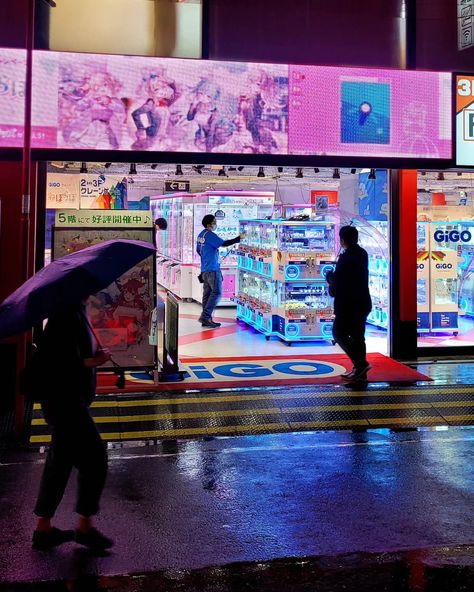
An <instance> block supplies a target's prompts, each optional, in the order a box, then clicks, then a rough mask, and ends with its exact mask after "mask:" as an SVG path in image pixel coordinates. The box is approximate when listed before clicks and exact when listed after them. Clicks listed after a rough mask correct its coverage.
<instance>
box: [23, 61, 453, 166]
mask: <svg viewBox="0 0 474 592" xmlns="http://www.w3.org/2000/svg"><path fill="white" fill-rule="evenodd" d="M32 118H33V138H32V144H33V147H36V148H62V149H86V150H91V149H92V150H127V151H133V150H149V151H156V152H195V153H202V152H207V153H216V154H219V153H229V154H296V155H298V154H301V155H307V154H309V155H334V156H343V155H347V156H386V157H392V158H404V157H405V158H406V157H412V158H450V157H451V149H452V144H451V75H450V74H449V73H440V72H420V71H398V70H376V69H371V70H369V69H360V68H334V67H325V66H288V65H284V64H281V65H277V64H252V63H237V62H216V61H208V60H182V59H170V58H151V57H137V56H115V55H95V54H72V53H57V52H35V55H34V66H33V113H32Z"/></svg>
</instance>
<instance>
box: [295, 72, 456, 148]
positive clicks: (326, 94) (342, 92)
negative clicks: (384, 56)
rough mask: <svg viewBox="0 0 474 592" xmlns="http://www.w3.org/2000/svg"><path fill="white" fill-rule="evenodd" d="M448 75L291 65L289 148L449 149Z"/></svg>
mask: <svg viewBox="0 0 474 592" xmlns="http://www.w3.org/2000/svg"><path fill="white" fill-rule="evenodd" d="M451 149H452V145H451V75H450V74H449V73H441V72H420V71H416V72H415V71H406V70H405V71H403V70H364V69H358V68H330V67H320V66H290V69H289V152H290V154H321V155H323V154H324V155H325V154H327V155H350V156H390V157H395V158H404V157H405V158H406V157H414V158H450V157H451Z"/></svg>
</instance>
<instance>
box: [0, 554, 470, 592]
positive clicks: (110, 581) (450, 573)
mask: <svg viewBox="0 0 474 592" xmlns="http://www.w3.org/2000/svg"><path fill="white" fill-rule="evenodd" d="M473 582H474V547H473V546H464V547H463V546H460V547H444V548H440V549H429V550H428V549H414V550H409V551H405V552H400V553H383V554H368V553H365V554H364V553H353V554H350V555H339V556H329V557H299V558H284V559H276V560H273V561H265V562H256V561H255V562H247V563H234V564H230V565H225V566H213V567H207V568H204V569H197V570H179V569H176V570H164V571H159V572H154V573H137V574H127V575H121V576H87V577H82V578H81V577H77V578H74V579H70V580H66V581H56V582H35V583H24V584H16V585H11V584H9V585H7V586H1V585H0V591H2V592H7V591H8V592H56V591H57V592H60V591H64V592H94V591H97V592H99V591H100V592H105V591H107V592H237V591H238V592H242V591H245V592H281V591H284V592H313V591H317V592H375V591H377V592H468V591H469V592H470V591H472V586H473Z"/></svg>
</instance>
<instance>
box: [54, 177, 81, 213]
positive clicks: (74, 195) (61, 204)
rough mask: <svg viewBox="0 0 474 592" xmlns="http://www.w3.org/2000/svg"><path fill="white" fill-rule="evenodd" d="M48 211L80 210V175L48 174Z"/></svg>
mask: <svg viewBox="0 0 474 592" xmlns="http://www.w3.org/2000/svg"><path fill="white" fill-rule="evenodd" d="M46 209H51V210H57V209H62V210H66V209H72V210H78V209H79V175H72V174H67V173H48V177H47V181H46Z"/></svg>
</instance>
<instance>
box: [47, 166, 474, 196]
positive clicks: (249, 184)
mask: <svg viewBox="0 0 474 592" xmlns="http://www.w3.org/2000/svg"><path fill="white" fill-rule="evenodd" d="M107 164H109V163H107ZM105 165H106V163H104V162H95V163H90V162H89V163H87V170H88V172H89V173H109V174H115V175H124V176H126V177H128V178H129V179H133V182H134V183H135V184H136V185H137V187H158V186H161V184H162V182H163V181H165V180H166V179H182V180H189V181H191V190H192V191H206V190H212V189H219V188H225V187H227V188H229V189H230V188H235V189H239V188H241V187H245V188H247V189H259V188H261V189H262V190H263V189H264V188H268V187H270V186H272V187H273V188H275V189H278V186H279V185H292V186H295V185H296V186H301V187H302V188H303V187H308V186H311V187H315V186H323V187H325V188H327V189H330V188H337V187H338V186H339V183H340V181H339V180H338V179H333V173H334V169H333V168H329V167H324V168H320V169H316V171H317V172H315V169H313V168H302V169H301V170H302V173H303V177H296V174H297V169H296V167H282V170H281V172H280V170H279V167H275V166H266V167H263V172H264V174H265V176H264V177H258V176H257V175H258V173H259V170H260V168H261V167H258V166H239V165H235V166H226V167H225V173H226V176H222V175H219V171H220V170H221V169H222V167H221V166H217V165H205V166H202V165H201V166H199V167H193V166H192V165H181V170H182V172H183V174H182V175H176V166H177V165H175V164H156V165H151V164H140V163H137V165H136V168H137V175H133V176H131V175H130V174H129V173H130V163H110V166H108V167H107V168H106V166H105ZM152 166H154V167H155V168H152ZM80 168H81V163H80V162H66V161H53V162H50V163H48V171H50V172H56V173H58V172H69V173H78V172H79V171H80ZM361 170H368V169H348V168H341V169H339V173H340V176H341V179H345V178H350V177H352V176H353V174H354V172H355V173H359V172H360V171H361ZM199 171H200V172H199ZM443 177H444V178H443ZM418 190H419V191H456V190H474V173H473V172H462V173H461V174H460V173H459V172H452V171H448V172H446V171H444V172H442V174H441V176H440V172H439V171H420V172H419V173H418Z"/></svg>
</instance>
